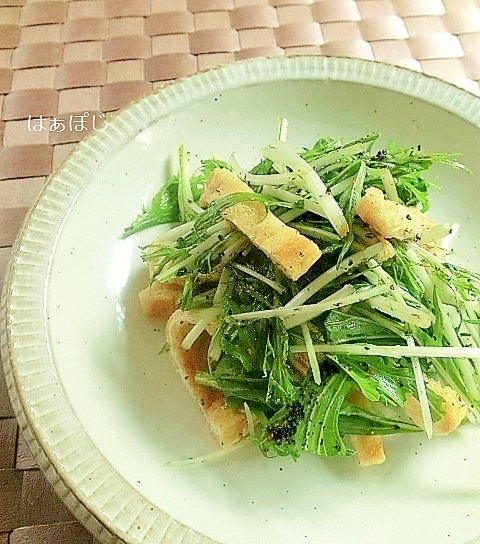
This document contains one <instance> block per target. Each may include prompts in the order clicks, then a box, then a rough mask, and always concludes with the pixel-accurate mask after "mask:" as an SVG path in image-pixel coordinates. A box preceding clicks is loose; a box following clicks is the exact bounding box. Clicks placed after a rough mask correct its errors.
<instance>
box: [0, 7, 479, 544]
mask: <svg viewBox="0 0 480 544" xmlns="http://www.w3.org/2000/svg"><path fill="white" fill-rule="evenodd" d="M299 53H307V54H319V55H336V56H349V57H360V58H365V59H376V60H380V61H384V62H387V63H392V64H398V65H401V66H406V67H409V68H412V69H414V70H418V71H423V72H425V73H427V74H432V75H435V76H437V77H440V78H442V79H445V80H447V81H449V82H452V83H454V84H456V85H458V86H460V87H463V88H465V89H467V90H469V91H470V92H473V93H475V94H479V95H480V0H443V1H442V0H357V1H355V0H319V1H313V0H296V1H292V0H47V1H45V0H0V144H1V147H0V281H1V278H2V277H3V275H4V271H5V268H6V264H7V260H8V257H9V254H10V246H11V245H12V243H13V241H14V238H15V236H16V234H17V232H18V229H19V227H20V224H21V222H22V220H23V218H24V216H25V213H26V211H27V209H28V208H29V207H30V205H31V204H32V203H33V201H34V199H35V197H36V196H37V194H38V192H39V190H40V189H41V187H42V186H43V184H44V183H45V180H46V177H47V176H48V174H50V173H51V172H52V170H54V169H55V168H56V166H57V165H58V164H59V163H60V162H61V161H62V160H63V158H64V157H65V156H66V155H67V154H68V153H69V152H70V151H71V149H72V148H73V147H74V145H75V143H76V142H77V141H78V140H79V139H80V138H82V137H83V136H84V135H85V134H86V133H87V132H88V130H92V129H93V128H95V123H97V122H100V121H101V119H103V118H104V117H105V116H107V117H108V115H109V113H110V112H112V111H115V110H117V109H118V108H120V107H122V106H124V105H125V104H127V103H128V102H130V101H131V100H133V99H135V98H138V97H140V96H142V95H144V94H146V93H148V92H150V91H151V90H152V89H155V88H157V87H158V86H161V85H162V84H164V83H165V82H166V81H169V80H172V79H175V78H177V77H179V76H185V75H188V74H192V73H194V72H196V71H198V70H200V69H203V68H207V67H211V66H215V65H219V64H224V63H230V62H235V61H236V60H239V59H245V58H248V57H255V56H262V55H292V54H299ZM92 540H93V539H92V537H91V536H90V535H89V534H88V533H87V532H86V531H85V530H84V529H83V528H82V527H81V526H80V525H79V524H78V523H76V522H75V521H74V520H73V518H72V517H71V515H70V514H69V512H68V511H67V510H66V509H65V507H64V506H63V505H62V504H61V503H60V501H59V500H58V499H57V498H56V497H55V495H54V493H53V492H52V490H51V488H50V486H49V484H47V483H46V481H45V479H44V477H43V476H42V474H41V473H40V472H39V470H38V469H37V468H36V465H35V462H34V460H33V458H32V456H31V454H30V452H29V450H28V447H27V446H26V444H25V442H24V441H23V439H22V436H21V435H19V433H18V428H17V423H16V420H15V418H14V416H13V413H12V410H11V408H10V405H9V402H8V399H7V393H6V387H5V383H4V380H3V375H2V373H1V372H0V544H7V543H10V544H20V543H23V544H27V543H28V544H53V543H55V544H58V543H72V544H84V543H92Z"/></svg>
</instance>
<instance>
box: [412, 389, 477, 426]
mask: <svg viewBox="0 0 480 544" xmlns="http://www.w3.org/2000/svg"><path fill="white" fill-rule="evenodd" d="M427 388H428V389H430V390H431V391H433V392H434V393H435V394H436V395H438V396H439V397H441V398H443V402H442V409H443V412H444V414H443V417H442V418H441V419H439V420H438V421H434V422H433V436H443V435H446V434H449V433H451V432H452V431H454V430H455V429H456V428H457V427H458V426H459V425H460V424H461V423H462V421H463V420H464V419H465V416H466V415H467V411H468V407H467V405H466V404H465V403H464V402H463V401H462V399H461V398H460V397H459V396H458V395H457V393H456V392H455V391H454V390H453V389H452V388H451V387H449V386H448V385H445V386H443V385H441V384H439V383H438V382H436V381H435V380H432V379H429V380H428V382H427ZM403 411H404V412H405V414H406V415H407V416H408V417H409V418H410V419H411V420H412V421H413V422H414V423H415V425H418V427H420V428H421V429H423V428H424V425H423V416H422V410H421V408H420V402H419V401H418V400H417V399H416V398H415V397H414V396H413V395H410V394H409V395H407V397H406V401H405V404H404V405H403Z"/></svg>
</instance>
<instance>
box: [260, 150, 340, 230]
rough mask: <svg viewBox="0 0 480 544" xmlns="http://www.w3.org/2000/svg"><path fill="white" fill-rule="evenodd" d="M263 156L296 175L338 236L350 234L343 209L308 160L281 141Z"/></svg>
mask: <svg viewBox="0 0 480 544" xmlns="http://www.w3.org/2000/svg"><path fill="white" fill-rule="evenodd" d="M263 156H264V157H265V158H267V159H270V160H271V161H273V163H278V164H281V165H284V166H285V167H287V168H288V169H290V170H292V171H293V172H294V173H296V174H297V176H298V177H299V178H300V180H301V181H302V183H303V187H302V188H304V189H306V190H307V191H308V192H309V193H310V194H311V195H312V197H313V199H314V200H316V201H317V203H318V204H319V205H320V206H321V207H322V209H323V210H324V213H325V215H326V217H327V218H328V220H329V221H330V223H331V224H332V226H333V228H334V229H335V230H336V231H337V232H338V234H339V235H340V236H341V237H344V236H346V235H347V234H348V230H349V229H348V224H347V221H346V219H345V217H344V215H343V212H342V209H341V208H340V206H339V205H338V203H337V201H336V200H335V199H334V198H333V196H332V195H331V194H329V193H327V187H326V186H325V184H324V183H323V181H322V180H321V178H320V176H319V175H318V174H317V172H315V170H314V169H313V167H312V166H311V165H310V164H309V163H308V162H307V161H306V160H304V159H302V157H300V155H299V154H298V153H297V152H296V151H295V150H294V149H292V148H291V147H290V146H289V145H288V144H287V143H286V142H283V141H281V140H274V141H273V142H271V143H270V144H269V145H268V146H267V147H266V148H265V149H264V150H263ZM295 181H297V178H296V177H294V178H292V182H295Z"/></svg>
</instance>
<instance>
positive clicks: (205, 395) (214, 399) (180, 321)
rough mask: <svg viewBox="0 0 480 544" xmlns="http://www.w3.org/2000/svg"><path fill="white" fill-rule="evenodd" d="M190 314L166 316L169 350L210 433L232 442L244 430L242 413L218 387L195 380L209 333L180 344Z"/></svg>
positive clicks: (203, 363) (202, 364) (180, 312)
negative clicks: (187, 345) (186, 345)
mask: <svg viewBox="0 0 480 544" xmlns="http://www.w3.org/2000/svg"><path fill="white" fill-rule="evenodd" d="M194 317H195V316H194V314H191V313H190V312H184V311H183V310H176V311H175V312H174V313H173V314H172V315H171V316H170V318H169V319H168V321H167V324H166V328H165V333H166V337H167V342H168V344H169V346H170V353H171V355H172V358H173V360H174V361H175V363H176V365H177V368H178V371H179V372H180V375H181V377H182V379H183V382H184V383H185V385H186V387H187V389H188V390H189V391H190V393H191V394H192V396H193V397H194V398H195V400H196V401H197V402H198V405H199V407H200V409H201V411H202V413H203V415H204V416H205V419H206V420H207V422H208V424H209V427H210V429H211V431H212V433H213V434H214V435H215V436H216V438H217V440H218V442H219V443H220V445H221V446H224V447H228V446H232V445H233V444H235V443H236V442H238V441H239V440H241V439H242V438H244V437H245V436H247V434H248V424H247V419H246V417H245V414H244V413H243V412H242V411H240V410H235V409H232V408H227V406H226V405H225V398H224V396H223V394H222V393H220V392H219V391H214V390H212V389H209V388H208V387H204V386H203V385H200V384H198V383H197V382H196V381H195V375H196V373H197V372H200V371H206V370H207V368H208V366H207V350H208V345H209V342H210V336H209V334H208V333H207V332H203V333H202V334H201V336H200V337H199V338H198V339H197V340H196V341H195V343H194V344H193V345H192V347H191V348H190V349H189V350H185V349H183V348H182V340H183V339H184V338H185V336H186V335H187V334H188V332H189V331H190V330H191V328H192V322H193V321H194V320H195V319H194Z"/></svg>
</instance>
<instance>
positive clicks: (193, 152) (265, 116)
mask: <svg viewBox="0 0 480 544" xmlns="http://www.w3.org/2000/svg"><path fill="white" fill-rule="evenodd" d="M280 117H287V118H288V119H289V127H290V128H289V141H290V142H292V143H293V144H297V145H301V144H308V143H313V141H314V140H315V138H316V137H319V136H338V137H356V136H360V135H363V134H364V133H366V132H370V131H378V132H380V133H381V134H382V135H383V137H384V139H385V140H387V139H389V138H394V139H395V140H396V141H397V142H398V143H399V144H401V145H415V144H422V145H423V146H424V147H425V148H427V149H430V150H434V151H451V152H459V153H461V154H462V161H463V162H464V163H465V164H467V165H468V167H469V169H470V173H466V172H456V171H455V172H453V173H452V172H451V171H449V172H447V173H446V172H445V171H443V170H438V181H439V183H440V184H441V185H442V190H441V191H440V192H439V193H438V194H435V195H433V197H432V201H433V203H432V210H433V213H434V215H435V217H437V218H438V219H440V220H447V219H448V220H458V221H460V222H461V223H462V224H463V225H464V228H463V229H462V230H461V233H460V235H459V237H458V240H457V242H456V246H455V259H456V260H457V261H458V262H461V263H462V264H464V265H466V266H470V267H472V268H474V269H476V270H478V269H479V267H480V252H479V248H478V235H477V233H478V232H479V231H480V219H479V216H478V213H477V202H478V199H479V197H480V188H479V187H480V186H479V180H480V155H479V153H478V143H479V141H480V139H479V137H480V98H478V97H476V96H474V95H472V94H469V93H467V92H465V91H462V90H460V89H457V88H455V87H453V86H451V85H448V84H446V83H443V82H441V81H439V80H436V79H433V78H429V77H426V76H423V75H421V74H418V73H415V72H411V71H408V70H405V69H402V68H396V67H392V66H387V65H383V64H380V63H374V62H370V61H363V60H352V59H339V58H323V57H292V58H272V59H256V60H251V61H245V62H239V63H235V64H231V65H227V66H225V67H222V68H219V69H216V70H211V71H207V72H203V73H199V74H197V75H195V76H192V77H190V78H187V79H185V80H180V81H177V82H176V83H174V84H172V85H168V86H166V87H164V88H163V89H161V90H160V91H158V92H157V93H155V94H153V95H151V96H148V97H146V98H144V99H142V100H141V101H139V102H137V103H135V104H132V105H131V106H129V107H128V108H126V109H125V110H123V111H121V112H120V113H119V114H118V115H116V116H115V117H113V118H112V119H110V120H109V122H108V124H107V125H106V127H105V130H103V131H101V132H100V131H98V132H96V133H95V134H93V135H91V136H89V137H87V138H86V139H85V140H83V141H82V142H81V143H80V144H79V146H78V148H77V149H76V150H75V152H74V153H73V154H72V155H71V156H70V157H69V158H68V160H67V161H66V162H65V163H64V164H63V165H62V166H61V167H60V169H59V170H58V171H57V172H56V173H55V174H54V175H53V176H52V177H51V178H50V180H49V182H48V183H47V185H46V187H45V189H44V190H43V192H42V194H41V195H40V197H39V199H38V201H37V203H36V204H35V206H34V208H33V209H32V211H31V213H30V214H29V215H28V217H27V219H26V221H25V224H24V226H23V229H22V231H21V233H20V235H19V237H18V240H17V242H16V245H15V247H14V250H13V256H12V262H11V266H10V268H9V271H8V274H7V278H6V281H5V288H4V293H3V298H2V307H1V319H2V337H1V345H2V357H3V360H4V363H5V373H6V378H7V383H8V388H9V393H10V396H11V400H12V404H13V407H14V410H15V412H16V415H17V417H18V419H19V422H20V425H21V428H22V430H23V432H24V434H25V436H26V438H27V441H28V443H29V445H30V447H31V448H32V450H33V453H34V455H35V456H36V458H37V461H38V463H39V465H40V467H41V468H42V469H43V470H44V471H45V473H46V475H47V477H48V478H49V480H50V481H51V482H52V484H53V486H54V488H55V489H56V491H57V492H58V493H59V494H60V496H61V497H62V499H63V500H64V501H65V503H66V504H67V505H68V507H69V508H70V509H71V510H72V511H73V513H74V514H75V515H76V516H77V517H78V519H80V520H81V521H82V522H83V523H84V524H85V525H86V527H87V528H88V529H90V530H91V531H92V532H93V533H94V534H95V536H96V537H97V538H99V539H100V540H101V541H103V542H127V543H137V542H143V543H145V544H149V543H156V544H160V543H169V544H174V543H184V544H186V543H189V544H200V543H201V544H207V543H209V544H211V543H214V542H222V543H224V544H240V543H245V542H248V543H249V544H260V543H261V544H268V543H275V544H286V543H289V544H291V543H300V542H305V543H315V544H323V543H330V542H335V543H336V544H343V543H345V544H347V543H351V542H368V543H369V544H380V543H382V544H383V543H385V542H388V543H389V544H400V543H403V542H409V543H410V544H420V543H422V544H423V543H425V542H435V543H436V544H443V543H449V544H465V543H467V542H469V543H472V542H480V521H479V519H478V512H479V507H480V455H479V454H478V452H479V451H480V429H478V428H476V427H473V426H465V427H464V428H462V429H461V430H460V431H459V432H457V433H455V434H454V435H452V436H451V437H448V438H443V439H438V440H435V441H428V440H427V439H426V438H425V437H424V436H420V435H416V436H410V437H406V438H405V437H402V436H400V437H393V438H392V439H390V440H389V439H387V440H386V441H385V444H386V450H387V456H388V460H387V462H386V463H385V464H384V465H382V466H377V467H370V468H368V469H362V468H359V467H358V466H357V465H356V464H355V462H354V461H353V460H352V459H331V460H328V459H327V460H321V459H317V458H310V457H307V456H304V458H302V459H301V460H300V461H298V462H296V463H295V462H293V461H292V460H289V459H275V460H266V459H264V458H263V457H262V456H261V455H259V453H258V451H256V449H255V447H254V446H253V445H251V444H250V445H247V446H246V447H244V448H242V449H239V450H237V451H235V452H232V453H231V454H228V455H225V456H223V457H220V458H218V459H216V460H215V461H210V462H208V463H201V464H198V465H195V466H193V467H190V468H178V467H176V468H172V467H170V466H167V464H166V463H167V462H168V461H171V460H176V459H183V458H188V457H192V456H199V455H200V456H201V455H204V454H207V453H209V452H212V451H214V450H215V449H216V444H215V441H214V439H213V438H212V437H211V436H210V435H209V432H208V430H207V429H206V426H205V424H204V421H203V419H202V416H201V415H200V413H199V411H198V409H197V408H196V406H195V404H194V402H193V401H192V400H191V399H190V397H189V396H188V394H187V393H186V391H185V390H184V388H183V385H182V384H181V383H179V382H180V380H179V379H178V376H177V374H176V371H175V369H174V368H173V365H171V364H170V362H169V360H168V356H166V355H159V351H160V349H161V347H162V342H163V340H162V337H161V334H160V333H159V332H158V331H156V330H155V325H154V324H152V323H151V322H148V321H147V320H146V319H145V318H143V317H142V315H141V314H140V312H139V309H138V305H137V303H136V297H137V292H138V290H139V289H140V288H141V287H142V286H143V285H144V284H145V282H146V273H145V271H144V268H143V265H142V263H141V261H140V257H139V250H138V246H141V245H144V244H145V243H146V242H148V241H149V240H150V239H151V238H152V236H153V232H152V231H149V232H143V233H141V234H139V235H135V236H132V237H130V238H127V239H125V240H122V239H121V234H122V231H123V228H124V227H125V226H126V225H127V224H129V223H130V221H131V220H132V219H133V218H134V217H135V216H136V215H137V213H138V211H139V210H140V208H141V206H142V205H143V204H145V203H146V202H147V201H148V200H149V198H150V197H151V196H152V195H153V194H154V193H155V192H156V191H157V189H158V187H159V184H161V183H162V180H164V179H165V177H166V175H167V174H168V173H169V172H170V170H171V169H172V167H173V165H174V164H175V157H176V150H177V147H178V145H179V144H180V143H183V144H184V145H185V147H186V149H187V150H189V152H190V156H189V160H190V168H192V169H193V168H195V167H196V165H198V163H199V160H200V159H201V158H205V157H209V156H212V155H216V156H219V157H223V158H227V157H228V156H229V154H230V153H231V152H232V151H236V152H237V154H238V156H239V159H240V160H241V162H242V163H245V164H250V163H253V161H254V160H255V159H256V158H258V152H259V149H260V147H261V146H262V145H263V144H264V143H265V142H266V141H267V140H268V139H270V138H271V137H272V135H273V134H275V131H276V129H277V124H278V119H279V118H280ZM164 228H165V227H164ZM160 230H161V229H160Z"/></svg>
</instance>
